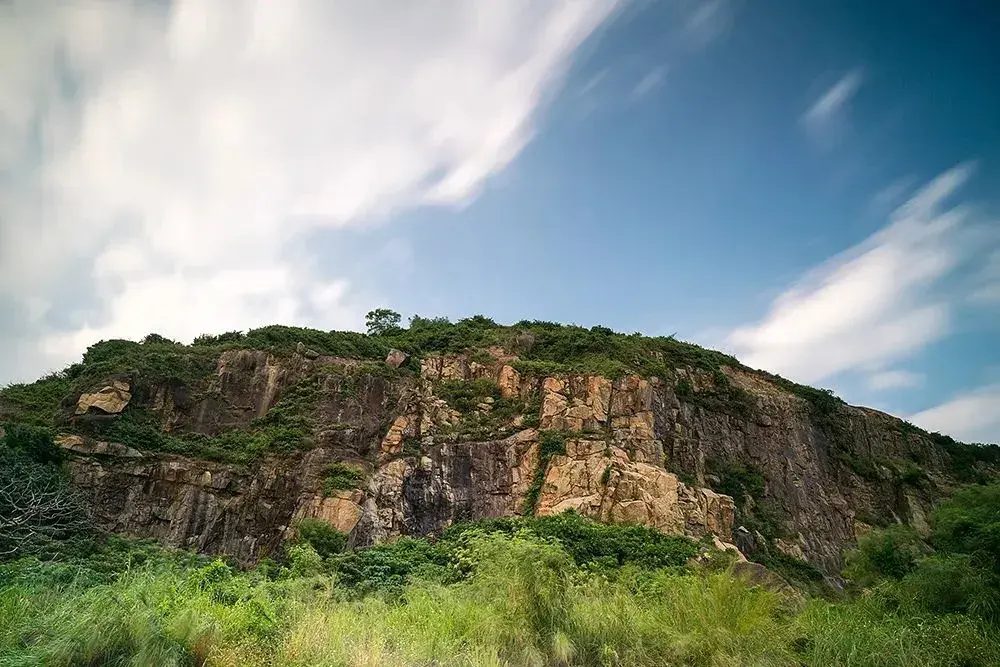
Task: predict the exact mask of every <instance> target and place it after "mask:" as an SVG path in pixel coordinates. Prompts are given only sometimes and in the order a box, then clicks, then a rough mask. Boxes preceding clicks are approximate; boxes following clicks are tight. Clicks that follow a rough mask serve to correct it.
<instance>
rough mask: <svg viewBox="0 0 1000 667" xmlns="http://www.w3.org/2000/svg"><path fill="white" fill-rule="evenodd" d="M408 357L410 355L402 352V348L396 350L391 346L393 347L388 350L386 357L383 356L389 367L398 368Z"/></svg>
mask: <svg viewBox="0 0 1000 667" xmlns="http://www.w3.org/2000/svg"><path fill="white" fill-rule="evenodd" d="M409 358H410V355H408V354H407V353H406V352H403V351H402V350H397V349H396V348H393V349H391V350H389V354H388V355H386V357H385V363H386V364H387V365H388V366H389V367H390V368H399V367H400V366H402V365H403V364H405V363H406V362H407V360H408V359H409Z"/></svg>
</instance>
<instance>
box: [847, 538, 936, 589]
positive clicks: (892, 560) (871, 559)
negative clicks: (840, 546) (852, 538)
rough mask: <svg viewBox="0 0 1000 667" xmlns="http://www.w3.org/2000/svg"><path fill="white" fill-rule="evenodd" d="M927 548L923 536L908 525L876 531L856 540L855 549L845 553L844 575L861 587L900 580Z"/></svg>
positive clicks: (912, 568) (913, 566)
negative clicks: (882, 581)
mask: <svg viewBox="0 0 1000 667" xmlns="http://www.w3.org/2000/svg"><path fill="white" fill-rule="evenodd" d="M927 551H928V549H927V546H926V545H925V544H924V541H923V539H921V537H920V535H918V534H917V532H916V531H915V530H913V528H911V527H910V526H892V527H890V528H886V529H885V530H875V531H872V532H870V533H868V534H867V535H865V536H863V537H862V538H861V539H860V540H858V547H857V549H855V550H854V551H851V552H849V553H848V554H847V557H846V562H847V565H846V567H845V569H844V576H846V577H847V578H848V579H851V580H853V581H854V582H856V583H857V584H858V585H861V586H871V585H873V584H875V583H877V582H878V581H881V580H882V579H902V578H903V577H905V576H906V575H907V574H909V573H910V572H912V571H913V570H914V569H915V568H916V566H917V561H918V560H919V559H920V558H921V557H923V556H924V555H925V554H926V553H927Z"/></svg>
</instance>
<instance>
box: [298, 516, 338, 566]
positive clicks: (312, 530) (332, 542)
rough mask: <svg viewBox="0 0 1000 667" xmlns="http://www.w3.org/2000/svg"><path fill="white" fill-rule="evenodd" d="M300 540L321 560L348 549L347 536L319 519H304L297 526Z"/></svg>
mask: <svg viewBox="0 0 1000 667" xmlns="http://www.w3.org/2000/svg"><path fill="white" fill-rule="evenodd" d="M296 528H297V529H298V536H299V540H300V541H302V542H305V543H307V544H309V546H311V547H312V548H313V550H314V551H315V552H316V553H317V554H319V556H320V558H329V557H330V556H333V555H334V554H339V553H341V552H342V551H343V550H344V549H345V548H346V547H347V535H344V534H343V533H342V532H340V531H339V530H337V529H335V528H334V527H333V526H331V525H330V524H328V523H326V522H325V521H321V520H319V519H308V518H307V519H302V520H300V521H299V523H298V525H297V526H296Z"/></svg>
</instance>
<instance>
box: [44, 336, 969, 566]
mask: <svg viewBox="0 0 1000 667" xmlns="http://www.w3.org/2000/svg"><path fill="white" fill-rule="evenodd" d="M472 357H474V358H470V357H469V356H462V355H458V356H455V355H451V356H442V355H428V356H425V357H424V358H423V359H422V361H421V362H420V363H419V364H416V363H415V362H409V363H406V359H405V356H404V355H401V354H398V355H396V356H393V355H390V357H389V358H388V359H387V360H386V362H372V361H365V362H362V361H357V360H350V359H343V358H337V357H332V356H324V355H319V354H316V353H314V352H312V351H310V350H308V349H302V348H301V346H300V349H299V350H298V351H297V352H296V353H294V354H287V355H282V356H276V355H274V354H270V353H268V352H266V351H261V350H243V349H236V350H228V351H225V352H223V353H221V354H220V355H219V356H218V357H217V358H216V360H215V362H214V370H213V371H210V372H208V373H207V374H206V375H205V376H204V377H201V378H198V379H196V380H180V379H177V378H167V379H164V378H163V377H151V376H145V375H143V374H142V373H139V372H133V373H130V374H115V375H113V376H111V377H106V378H104V379H102V380H100V381H97V382H95V383H93V386H90V387H88V388H86V389H85V390H83V391H77V392H74V393H71V394H70V395H69V396H67V397H66V399H65V400H64V402H63V411H64V418H63V419H62V422H61V424H62V434H61V435H60V436H59V438H58V439H57V442H58V443H59V444H60V445H61V446H62V447H63V448H64V449H65V450H66V451H67V452H69V453H70V454H71V460H70V469H71V474H72V478H73V482H74V484H75V485H76V486H77V487H78V488H79V489H81V490H82V491H83V492H84V493H85V495H86V496H87V497H88V499H89V501H90V504H91V507H92V513H93V516H94V518H95V520H96V521H97V523H98V525H99V526H101V527H102V528H104V529H106V530H109V531H114V532H118V533H123V534H128V535H133V536H142V537H155V538H157V539H159V540H161V541H163V542H165V543H167V544H170V545H175V546H186V547H190V548H195V549H198V550H200V551H203V552H208V553H224V554H228V555H231V556H233V557H235V558H237V559H239V560H240V561H242V562H244V563H251V562H253V561H255V560H257V559H259V558H261V557H263V556H265V555H269V554H275V553H277V552H279V550H280V549H281V547H282V543H283V541H284V540H285V539H287V538H289V537H291V536H292V535H293V534H294V530H295V524H296V522H297V520H299V519H301V518H303V517H312V518H315V519H319V520H321V521H324V522H326V523H328V524H329V525H330V526H332V527H333V528H335V529H337V530H339V531H342V532H344V533H346V534H348V535H349V540H350V542H351V543H352V544H354V545H367V544H371V543H374V542H378V541H382V540H387V539H391V538H393V537H396V536H399V535H428V534H434V533H437V532H440V531H441V530H443V529H444V528H445V527H447V526H448V525H449V524H451V523H452V522H455V521H459V520H465V519H478V518H485V517H499V516H508V515H514V514H519V513H522V512H529V513H535V514H538V515H546V514H553V513H558V512H562V511H565V510H568V509H573V510H576V511H577V512H579V513H581V514H583V515H586V516H590V517H593V518H595V519H599V520H601V521H607V522H640V523H645V524H649V525H652V526H655V527H657V528H659V529H661V530H664V531H666V532H670V533H677V534H681V533H683V534H688V535H691V536H696V537H698V536H703V535H706V534H712V535H716V536H718V537H720V538H721V539H722V540H723V541H725V542H736V543H737V544H738V545H740V547H741V548H743V549H744V550H748V551H752V550H753V549H754V548H759V547H760V546H761V545H762V544H763V543H768V544H770V545H771V546H773V547H774V548H777V549H779V550H780V551H782V552H784V553H786V554H788V555H790V556H793V557H796V558H802V559H805V560H808V561H810V562H812V563H814V564H816V565H818V566H820V567H821V568H824V569H826V570H828V571H831V572H832V571H836V569H837V568H838V567H839V565H840V563H841V556H842V552H843V550H844V548H845V547H847V546H849V545H851V544H852V543H853V542H854V540H855V539H856V536H857V535H858V534H859V533H861V532H863V531H864V530H867V529H868V528H870V526H871V525H872V524H875V523H888V522H893V521H899V522H906V523H910V524H913V525H915V526H917V527H918V528H922V527H924V526H925V519H924V517H925V515H926V513H927V511H928V509H929V507H930V505H931V504H932V503H933V502H934V500H935V499H937V498H938V497H940V495H941V494H942V493H943V492H945V491H946V490H947V489H948V488H950V487H951V486H952V485H953V484H954V483H955V480H954V479H953V478H952V476H951V472H950V470H951V469H950V467H949V465H950V458H949V457H950V455H949V453H948V452H947V451H946V450H945V449H943V448H942V447H941V446H939V445H938V444H936V443H935V441H934V440H933V439H931V438H929V437H928V436H927V435H926V434H923V433H922V432H918V431H916V430H914V429H912V428H907V427H906V426H905V425H904V424H903V423H902V422H900V421H899V420H896V419H894V418H892V417H889V416H888V415H884V414H881V413H878V412H875V411H872V410H866V409H862V408H851V407H846V406H844V407H843V408H842V409H839V411H838V413H837V416H836V421H835V422H834V421H831V418H830V417H829V415H827V416H825V417H824V415H822V414H817V411H816V405H815V404H814V403H812V402H810V401H808V400H806V399H804V398H802V397H800V396H798V395H796V394H794V393H792V392H791V391H789V390H788V389H787V388H786V387H783V386H782V385H781V383H780V382H777V381H775V380H773V379H770V378H768V377H767V376H764V375H762V374H758V373H753V372H749V371H746V370H745V369H739V368H729V367H726V368H723V369H722V370H721V372H715V373H712V372H707V371H696V370H693V369H692V368H684V367H681V368H676V369H674V372H673V374H672V376H671V377H647V378H643V377H639V376H638V375H624V376H623V377H619V378H617V379H610V378H607V377H603V376H601V375H596V374H566V373H549V372H543V371H536V370H533V369H532V368H531V367H529V368H527V369H526V368H524V367H523V365H522V366H520V367H521V371H520V372H519V371H518V370H516V368H518V367H519V365H518V363H517V361H516V358H515V357H514V356H513V355H509V354H505V353H504V352H503V351H502V350H499V349H490V350H488V351H486V352H484V351H482V350H481V351H479V352H478V353H476V354H474V355H472ZM397 366H401V367H400V368H396V367H397ZM144 445H145V446H144ZM156 450H158V451H156ZM258 451H259V453H258V454H255V452H258ZM211 458H216V459H228V462H220V461H213V460H209V459H211ZM241 459H242V462H234V460H235V461H240V460H241ZM345 471H347V472H348V473H349V474H348V475H347V477H346V478H345V477H344V472H345ZM345 479H346V482H345ZM713 489H715V490H713ZM727 493H728V494H729V495H726V494H727Z"/></svg>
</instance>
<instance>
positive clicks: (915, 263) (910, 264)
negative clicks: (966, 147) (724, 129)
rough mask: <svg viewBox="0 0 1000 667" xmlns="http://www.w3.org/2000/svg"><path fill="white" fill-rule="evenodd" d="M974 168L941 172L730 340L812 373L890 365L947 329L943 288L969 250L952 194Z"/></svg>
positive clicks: (768, 363)
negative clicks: (866, 235)
mask: <svg viewBox="0 0 1000 667" xmlns="http://www.w3.org/2000/svg"><path fill="white" fill-rule="evenodd" d="M971 172H972V167H971V165H968V164H966V165H960V166H957V167H955V168H953V169H950V170H949V171H947V172H945V173H943V174H941V175H940V176H938V177H937V178H936V179H934V180H933V181H932V182H931V183H929V184H928V185H927V186H925V187H924V188H923V189H922V190H920V191H919V192H917V193H916V194H914V195H913V196H912V197H911V198H910V199H909V200H908V201H907V202H906V203H905V204H903V205H902V206H901V207H899V208H898V209H897V210H896V212H895V213H894V214H893V215H892V217H891V219H890V223H889V224H888V225H887V226H886V227H885V228H883V229H882V230H880V231H879V232H877V233H875V234H874V235H872V236H871V237H870V238H868V239H867V240H865V241H864V242H862V243H861V244H859V245H858V246H856V247H854V248H851V249H850V250H848V251H847V252H845V253H843V254H841V255H839V256H837V257H834V258H832V259H830V260H829V261H828V262H826V263H825V264H823V265H821V266H819V267H818V268H816V269H814V270H813V271H811V272H810V273H809V274H807V275H806V276H805V277H804V278H803V279H802V280H801V281H800V282H799V283H798V284H797V285H794V286H793V287H791V288H789V289H788V290H786V291H785V292H784V293H782V294H781V295H780V296H779V297H778V298H777V299H776V300H775V301H774V303H773V304H772V306H771V309H770V312H769V313H768V314H767V316H766V317H765V318H764V319H763V320H762V321H760V322H758V323H756V324H751V325H747V326H743V327H739V328H737V329H736V330H734V331H733V332H732V333H731V334H730V336H729V343H730V346H731V347H732V348H734V349H735V350H736V351H737V352H738V354H739V355H740V356H741V357H742V358H743V360H744V361H745V362H746V363H748V364H750V365H752V366H756V367H759V368H765V369H768V370H771V371H774V372H778V373H781V374H783V375H787V376H789V377H791V378H794V379H796V380H799V381H802V382H807V383H815V382H819V381H822V380H824V379H827V378H830V377H832V376H834V375H836V374H838V373H841V372H844V371H850V370H858V371H865V370H866V369H870V368H872V367H882V368H884V367H885V366H886V365H888V364H889V363H891V362H893V361H895V360H898V359H901V358H905V357H907V356H909V355H910V354H912V353H914V352H915V351H917V350H919V349H921V348H923V347H924V346H926V345H927V344H929V343H931V342H933V341H935V340H938V339H940V338H941V337H943V336H944V335H945V334H946V333H947V332H948V331H949V327H950V299H949V298H948V297H949V296H953V295H942V294H940V293H939V292H938V291H937V288H938V287H940V284H941V282H942V281H943V280H944V279H945V278H946V277H947V276H949V275H950V274H951V273H952V272H953V271H954V270H955V269H956V268H957V267H958V266H959V265H961V264H963V263H964V262H965V261H966V260H967V259H968V255H967V253H968V252H969V251H968V249H967V248H966V247H965V244H964V231H965V217H966V212H965V211H964V210H963V209H962V208H961V207H956V208H950V209H948V208H945V203H946V201H947V200H948V198H949V197H951V196H952V195H953V194H954V193H955V192H956V191H957V190H958V188H959V187H960V186H961V185H962V184H963V183H965V181H966V180H967V179H968V178H969V176H970V175H971Z"/></svg>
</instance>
